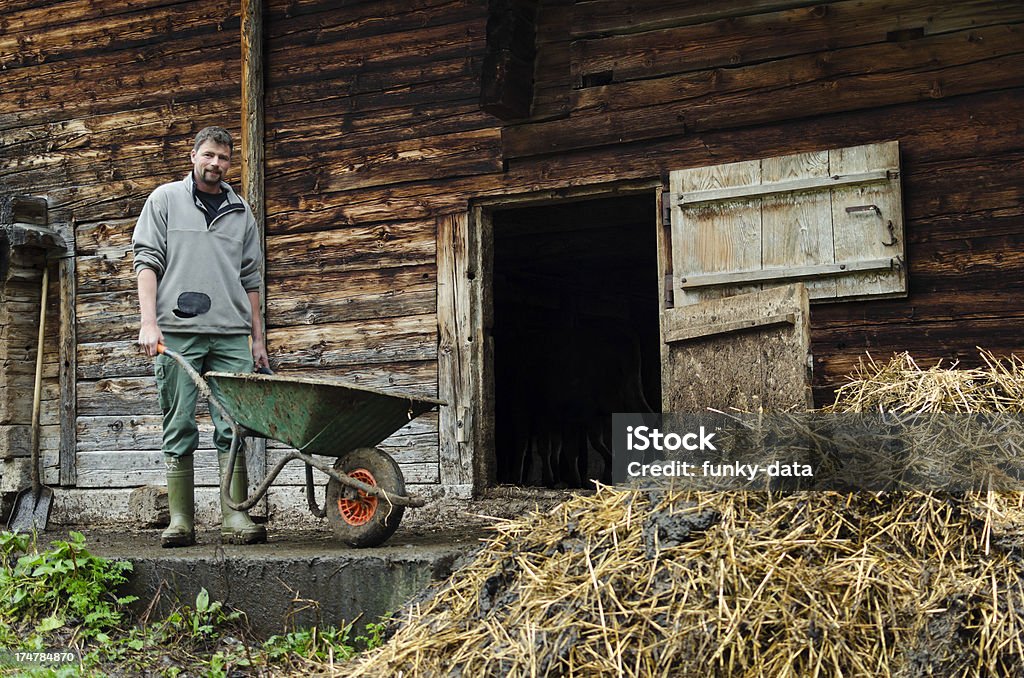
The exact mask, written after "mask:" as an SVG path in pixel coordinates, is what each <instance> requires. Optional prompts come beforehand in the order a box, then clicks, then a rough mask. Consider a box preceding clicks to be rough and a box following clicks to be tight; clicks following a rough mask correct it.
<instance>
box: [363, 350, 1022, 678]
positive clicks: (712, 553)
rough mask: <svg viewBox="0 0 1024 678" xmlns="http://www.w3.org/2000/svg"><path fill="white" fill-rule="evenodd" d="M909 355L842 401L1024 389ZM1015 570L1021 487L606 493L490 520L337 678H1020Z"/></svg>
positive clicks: (956, 397)
mask: <svg viewBox="0 0 1024 678" xmlns="http://www.w3.org/2000/svg"><path fill="white" fill-rule="evenodd" d="M898 361H902V362H899V364H895V363H897V362H898ZM908 361H909V359H908V358H906V357H900V358H898V359H897V360H896V361H894V362H893V363H889V364H887V365H882V366H875V369H874V370H873V371H870V372H867V371H866V372H864V373H862V374H860V375H858V379H859V380H860V381H861V382H862V383H863V384H864V386H863V389H862V390H860V391H858V390H857V389H856V388H855V387H854V386H853V385H851V386H849V387H847V388H846V389H845V390H844V391H842V392H841V393H840V399H841V400H842V399H844V398H845V399H848V400H849V402H851V403H853V405H850V406H851V407H853V406H856V407H890V406H896V407H898V406H899V403H905V402H913V403H914V405H913V406H914V407H920V406H921V404H922V403H928V406H930V407H937V408H938V407H943V406H948V407H976V406H977V405H976V404H975V402H974V401H972V400H971V398H972V397H976V396H977V397H978V398H979V402H985V403H988V402H990V401H991V402H995V403H1001V404H1002V405H1005V406H1007V407H1012V406H1014V405H1013V404H1012V403H1009V402H1008V400H1007V398H1008V397H1009V396H1008V395H1007V394H1009V393H1013V392H1016V393H1021V392H1022V390H1021V388H1022V387H1024V379H1020V377H1021V376H1024V370H1020V369H1019V368H1020V364H1019V363H1018V362H1016V361H1014V362H1012V363H1011V364H1009V365H1006V364H1000V365H999V366H998V368H997V369H998V370H1001V372H1000V375H1001V376H1000V379H1003V380H1004V381H1003V382H1000V383H1001V386H1000V388H999V390H998V392H996V389H994V388H991V389H988V391H991V393H989V392H986V393H984V394H982V395H979V394H980V393H981V392H982V391H985V389H984V388H980V387H979V384H985V383H989V382H987V381H985V380H984V379H988V378H990V377H991V376H992V375H991V374H989V375H988V377H985V378H984V379H979V377H978V375H975V374H972V371H965V372H966V374H962V375H955V376H950V375H946V374H942V375H940V374H939V371H938V370H919V369H916V366H914V365H913V364H912V362H908ZM991 367H992V365H991V364H990V368H991ZM946 372H948V371H946ZM882 374H884V375H885V376H884V377H882V376H880V375H882ZM1008 374H1010V375H1014V379H1018V381H1013V383H1006V381H1007V380H1010V381H1012V380H1011V379H1010V377H1007V376H1006V375H1008ZM883 378H884V379H885V381H884V383H882V382H879V381H878V380H880V379H883ZM899 380H902V385H898V384H897V381H899ZM914 384H916V385H917V386H916V388H913V387H912V386H913V385H914ZM1006 387H1009V388H1006ZM1014 388H1015V389H1017V391H1013V390H1012V389H1014ZM919 390H924V391H925V392H926V394H925V395H921V394H920V392H919ZM940 391H941V392H945V393H947V394H949V397H948V402H946V403H945V405H944V404H943V403H942V402H941V401H940V399H939V396H938V394H939V393H940ZM893 394H896V395H893ZM887 398H890V399H888V400H887ZM904 398H905V399H906V400H904ZM993 398H994V400H993ZM1017 406H1018V407H1019V406H1020V403H1019V402H1018V404H1017ZM836 407H837V408H840V409H841V408H843V407H844V405H843V403H842V402H840V403H838V404H837V405H836ZM1022 556H1024V495H1021V494H1019V493H1005V494H999V493H994V492H987V493H975V494H969V495H959V496H953V495H941V494H926V493H888V494H878V493H852V494H843V493H835V492H818V493H811V492H808V493H795V494H788V495H781V494H770V493H767V492H714V493H713V492H704V493H700V492H689V491H688V492H680V491H671V490H664V491H659V492H655V491H643V492H641V491H621V490H614V489H612V488H607V487H602V488H599V490H598V491H597V493H596V494H593V495H590V496H576V497H573V498H572V499H570V500H569V501H567V502H566V503H564V504H562V505H561V506H559V507H557V508H556V509H554V510H552V511H550V512H547V513H535V514H532V515H528V516H525V517H523V518H520V519H517V520H511V521H505V522H501V523H499V524H498V525H497V526H496V528H495V536H494V537H493V538H492V539H491V540H490V541H489V542H488V543H487V544H486V546H485V547H484V548H483V549H482V550H481V551H480V552H479V553H478V554H477V556H476V558H475V560H474V561H473V562H472V563H471V564H469V565H468V566H467V567H465V568H463V569H461V570H459V571H458V572H457V573H456V574H455V575H454V576H453V577H452V578H451V579H450V580H449V581H448V582H446V583H444V584H442V585H440V586H439V587H438V588H437V590H435V591H434V592H433V593H432V595H431V596H430V597H429V598H428V599H426V600H425V601H421V602H419V603H417V604H415V605H413V606H411V607H410V608H409V609H407V610H405V611H404V612H403V613H401V614H400V615H399V616H398V619H397V621H396V628H395V629H394V630H393V633H394V635H393V637H392V638H391V640H390V641H389V642H388V643H387V644H386V645H385V646H383V647H382V648H380V649H379V650H377V651H375V652H374V653H373V654H371V655H369V656H367V657H366V658H364V659H363V660H362V661H360V662H359V663H358V664H357V665H355V666H347V667H345V673H346V674H348V675H357V676H378V675H407V676H427V675H430V676H434V675H455V676H506V675H512V676H527V675H529V676H545V675H570V676H572V675H580V676H583V675H624V676H678V675H683V676H687V675H692V676H708V675H716V676H773V677H775V676H818V675H821V676H835V675H861V676H907V677H910V676H920V675H937V676H981V675H997V676H1003V675H1017V674H1018V673H1019V672H1020V670H1021V667H1022V666H1024V583H1022V582H1024V580H1022V575H1024V560H1022Z"/></svg>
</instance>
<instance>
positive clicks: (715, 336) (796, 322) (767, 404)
mask: <svg viewBox="0 0 1024 678" xmlns="http://www.w3.org/2000/svg"><path fill="white" fill-rule="evenodd" d="M809 317H810V313H809V301H808V295H807V288H806V286H805V285H803V284H802V283H796V284H792V285H785V286H783V287H775V288H772V289H769V290H764V291H757V292H750V293H747V294H740V295H735V296H731V297H722V298H720V299H712V300H710V301H705V302H698V303H696V304H688V305H686V306H682V307H681V308H666V309H664V310H663V312H662V327H661V336H662V340H663V349H662V411H664V412H701V411H704V410H705V409H706V408H709V407H710V408H714V409H717V410H723V411H729V410H730V409H732V408H736V409H739V410H743V411H758V410H761V409H763V410H764V411H766V412H778V411H784V410H792V409H797V410H803V409H809V408H811V407H813V401H812V399H811V379H810V376H811V375H810V372H811V370H810V365H811V352H810V324H809Z"/></svg>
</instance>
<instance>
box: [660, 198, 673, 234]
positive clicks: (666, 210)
mask: <svg viewBox="0 0 1024 678" xmlns="http://www.w3.org/2000/svg"><path fill="white" fill-rule="evenodd" d="M661 225H662V226H671V225H672V192H671V191H662V192H661Z"/></svg>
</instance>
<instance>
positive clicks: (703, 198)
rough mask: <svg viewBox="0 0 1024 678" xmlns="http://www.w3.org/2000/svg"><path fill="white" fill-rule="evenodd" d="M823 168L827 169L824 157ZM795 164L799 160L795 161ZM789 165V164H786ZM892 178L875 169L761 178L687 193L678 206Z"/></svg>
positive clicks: (882, 181) (818, 189) (813, 189)
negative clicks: (801, 176) (788, 177)
mask: <svg viewBox="0 0 1024 678" xmlns="http://www.w3.org/2000/svg"><path fill="white" fill-rule="evenodd" d="M825 159H826V162H825V163H824V167H825V168H826V169H827V168H828V163H827V156H826V158H825ZM795 160H796V161H797V162H800V161H802V160H803V158H800V159H795ZM789 162H792V160H791V161H789ZM891 179H892V172H888V171H886V170H876V171H872V172H857V173H853V174H834V175H832V176H829V175H827V174H826V175H824V176H817V177H803V178H798V179H789V180H786V181H771V180H769V179H766V178H762V183H760V184H757V185H752V186H735V187H729V188H715V189H708V190H702V191H687V192H684V193H682V194H680V195H679V198H678V203H679V206H680V207H682V208H684V209H690V208H691V207H696V206H699V205H707V204H709V203H714V202H727V201H736V200H738V199H741V198H755V197H764V196H777V195H779V194H784V193H813V192H817V191H820V190H821V189H823V188H830V187H833V186H860V185H865V184H877V183H888V182H889V181H890V180H891Z"/></svg>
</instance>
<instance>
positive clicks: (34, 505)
mask: <svg viewBox="0 0 1024 678" xmlns="http://www.w3.org/2000/svg"><path fill="white" fill-rule="evenodd" d="M49 284H50V267H49V266H48V265H45V264H44V266H43V295H42V301H41V303H40V305H39V306H40V308H39V343H38V347H37V348H36V383H35V391H34V393H33V395H32V487H31V488H25V489H24V490H22V491H20V492H19V493H18V496H17V498H16V499H15V502H14V510H12V511H11V519H10V520H9V521H7V529H8V530H18V531H19V532H28V531H30V530H37V531H45V530H46V524H47V523H48V522H49V521H50V508H51V507H52V506H53V490H51V489H50V488H49V487H45V486H44V485H43V484H42V483H41V482H40V480H39V409H40V405H41V403H42V399H43V397H42V396H43V336H44V333H45V329H46V289H47V287H48V286H49Z"/></svg>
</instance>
